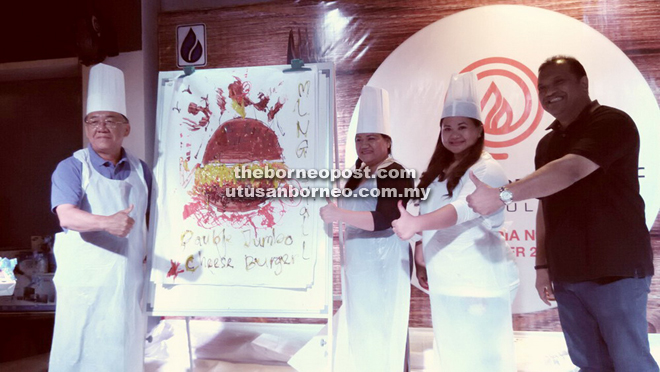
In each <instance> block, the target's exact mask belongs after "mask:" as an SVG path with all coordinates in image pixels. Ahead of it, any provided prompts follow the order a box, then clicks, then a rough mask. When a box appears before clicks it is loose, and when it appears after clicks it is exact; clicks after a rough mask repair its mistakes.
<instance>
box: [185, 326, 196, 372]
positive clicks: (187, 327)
mask: <svg viewBox="0 0 660 372" xmlns="http://www.w3.org/2000/svg"><path fill="white" fill-rule="evenodd" d="M186 337H187V339H188V356H189V357H190V372H194V368H195V366H194V364H193V352H192V343H191V342H190V317H189V316H187V317H186Z"/></svg>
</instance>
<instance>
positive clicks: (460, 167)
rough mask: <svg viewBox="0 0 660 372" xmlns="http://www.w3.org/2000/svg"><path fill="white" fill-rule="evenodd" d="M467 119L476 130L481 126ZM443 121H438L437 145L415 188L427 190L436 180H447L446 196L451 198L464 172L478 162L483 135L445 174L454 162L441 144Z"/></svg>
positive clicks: (452, 154) (482, 147) (452, 156)
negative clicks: (446, 171)
mask: <svg viewBox="0 0 660 372" xmlns="http://www.w3.org/2000/svg"><path fill="white" fill-rule="evenodd" d="M468 119H469V120H470V121H472V124H474V125H475V126H476V127H477V128H479V127H482V126H483V124H482V123H481V122H480V121H479V120H476V119H472V118H468ZM443 120H444V119H442V120H441V121H440V134H439V135H438V143H437V144H436V145H435V151H433V155H432V156H431V160H430V161H429V165H428V167H427V168H426V171H424V173H422V178H421V179H420V180H419V184H418V185H417V188H418V189H425V188H427V187H428V186H429V185H430V184H431V183H432V182H433V181H435V179H436V178H437V179H439V180H440V181H444V180H447V195H449V197H451V196H452V195H453V191H454V189H455V188H456V186H457V185H458V182H459V181H460V180H461V177H463V175H464V174H465V172H467V170H468V169H469V168H470V167H471V166H472V165H473V164H474V163H476V162H477V161H478V160H479V157H481V152H482V151H483V150H484V135H483V132H482V135H481V136H479V138H477V142H475V144H474V145H472V147H470V149H469V150H468V153H467V154H466V155H465V156H464V157H463V158H462V159H461V160H460V161H459V162H458V164H457V165H456V166H455V167H454V169H452V170H451V171H450V172H449V173H447V174H445V169H447V168H449V166H450V165H451V163H453V162H454V160H455V158H454V153H453V152H451V151H449V150H448V149H447V148H446V147H445V146H444V145H443V144H442V121H443Z"/></svg>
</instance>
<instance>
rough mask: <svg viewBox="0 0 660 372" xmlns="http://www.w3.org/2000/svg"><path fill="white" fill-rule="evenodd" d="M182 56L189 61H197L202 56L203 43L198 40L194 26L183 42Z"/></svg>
mask: <svg viewBox="0 0 660 372" xmlns="http://www.w3.org/2000/svg"><path fill="white" fill-rule="evenodd" d="M180 52H181V58H183V60H184V61H186V62H188V63H193V62H197V61H198V60H199V59H200V58H201V57H202V43H200V42H199V40H197V35H195V31H193V29H192V27H191V28H190V30H189V31H188V34H187V35H186V38H185V39H183V43H181V51H180Z"/></svg>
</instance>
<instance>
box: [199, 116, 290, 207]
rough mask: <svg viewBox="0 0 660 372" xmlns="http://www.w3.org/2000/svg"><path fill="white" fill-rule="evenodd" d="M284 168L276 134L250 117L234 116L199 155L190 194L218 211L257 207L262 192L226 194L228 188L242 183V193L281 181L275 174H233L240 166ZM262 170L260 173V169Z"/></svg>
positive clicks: (218, 130) (221, 126)
mask: <svg viewBox="0 0 660 372" xmlns="http://www.w3.org/2000/svg"><path fill="white" fill-rule="evenodd" d="M266 167H268V168H270V169H273V170H277V169H286V165H285V164H284V161H283V160H282V147H280V144H279V141H278V138H277V134H275V132H274V131H273V130H272V129H270V128H268V127H267V126H266V125H265V124H264V123H263V122H261V121H259V120H257V119H251V118H235V119H231V120H228V121H226V122H224V123H223V124H222V125H220V127H219V128H218V129H217V130H216V131H215V133H213V135H212V136H211V138H210V140H209V142H208V144H207V145H206V150H205V151H204V157H203V158H202V165H201V167H199V168H197V169H196V171H195V183H194V186H193V189H192V191H191V194H192V195H193V196H194V197H195V199H197V200H200V201H202V202H204V203H206V204H207V205H212V206H214V207H216V208H217V209H218V210H219V211H221V212H247V211H251V210H255V209H258V208H259V206H260V205H261V204H262V203H264V202H265V201H266V200H267V198H266V197H265V196H261V197H258V196H250V197H247V196H243V197H241V196H239V195H237V194H234V195H235V196H233V197H229V196H227V190H228V189H230V188H234V189H238V188H239V187H242V188H243V190H245V191H244V193H245V194H254V193H251V192H248V191H249V189H250V188H252V189H255V190H256V189H263V190H266V189H271V188H273V189H274V188H277V187H278V186H279V185H280V184H281V183H282V182H284V181H283V180H281V179H277V178H265V177H264V178H254V177H252V178H237V177H236V174H237V169H236V168H238V175H239V176H240V175H241V172H242V170H243V169H246V170H250V171H251V172H252V173H253V172H254V171H255V170H257V169H261V170H265V168H266ZM262 174H263V173H262Z"/></svg>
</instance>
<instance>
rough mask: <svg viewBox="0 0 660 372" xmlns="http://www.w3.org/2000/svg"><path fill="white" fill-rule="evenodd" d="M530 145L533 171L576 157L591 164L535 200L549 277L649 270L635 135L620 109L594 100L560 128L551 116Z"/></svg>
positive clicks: (593, 276)
mask: <svg viewBox="0 0 660 372" xmlns="http://www.w3.org/2000/svg"><path fill="white" fill-rule="evenodd" d="M548 129H552V132H550V133H548V134H547V135H545V137H543V138H542V139H541V141H540V142H539V144H538V146H537V148H536V158H535V164H536V168H537V169H538V168H540V167H542V166H543V165H545V164H547V163H549V162H551V161H553V160H555V159H559V158H561V157H563V156H564V155H567V154H576V155H580V156H584V157H585V158H587V159H589V160H591V161H593V162H594V163H596V164H598V166H599V168H598V169H597V170H596V171H594V172H593V173H591V174H590V175H589V176H587V177H585V178H583V179H581V180H580V181H578V182H576V183H575V184H573V185H571V186H570V187H568V188H566V189H564V190H562V191H560V192H557V193H555V194H553V195H550V196H547V197H545V198H541V202H542V203H543V212H544V213H543V216H544V219H545V230H546V240H545V247H546V255H547V258H548V265H549V267H550V273H551V275H552V278H553V280H559V281H565V282H579V281H585V280H594V279H599V278H606V277H645V276H648V275H653V252H652V250H651V242H650V239H649V232H648V229H647V227H646V223H645V217H644V200H643V199H642V197H641V196H640V194H639V179H638V160H639V133H638V132H637V127H636V126H635V123H634V122H633V120H632V119H631V118H630V116H628V115H627V114H626V113H625V112H623V111H621V110H617V109H615V108H612V107H607V106H600V105H598V102H596V101H594V102H593V103H592V104H591V105H589V106H588V107H587V108H585V109H584V111H582V113H581V114H580V115H579V116H578V118H577V119H576V120H575V121H574V122H573V123H571V124H570V125H569V126H568V127H567V128H566V129H565V130H563V129H562V128H561V126H560V125H559V122H558V121H555V122H553V123H552V125H550V127H549V128H548Z"/></svg>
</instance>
